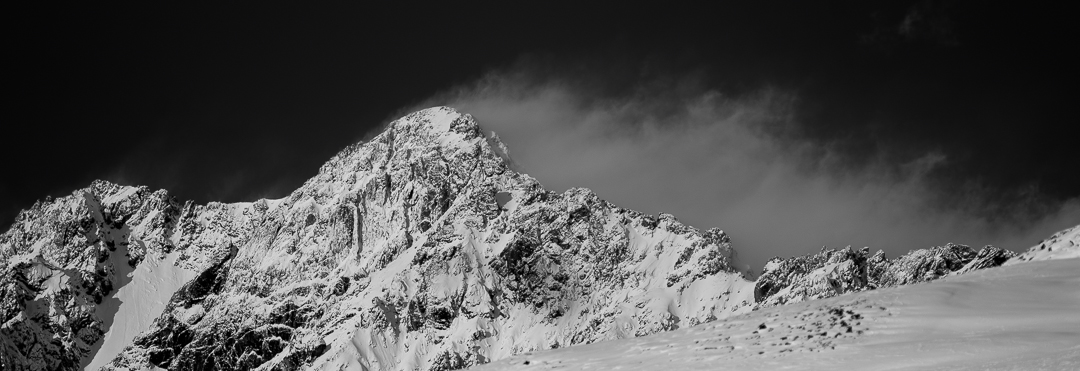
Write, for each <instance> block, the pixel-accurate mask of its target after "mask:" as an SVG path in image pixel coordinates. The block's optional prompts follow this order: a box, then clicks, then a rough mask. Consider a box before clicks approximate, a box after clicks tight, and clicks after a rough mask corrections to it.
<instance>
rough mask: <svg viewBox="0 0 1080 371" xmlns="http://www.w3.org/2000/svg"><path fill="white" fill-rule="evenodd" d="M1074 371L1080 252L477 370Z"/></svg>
mask: <svg viewBox="0 0 1080 371" xmlns="http://www.w3.org/2000/svg"><path fill="white" fill-rule="evenodd" d="M616 368H617V369H621V370H659V369H669V370H671V369H677V370H724V369H730V370H784V369H792V370H926V369H929V370H937V369H941V370H984V369H993V370H1077V369H1080V259H1062V260H1048V261H1039V262H1031V263H1024V264H1016V265H1012V266H1007V267H999V268H993V269H985V270H980V271H977V272H972V273H968V274H964V275H960V276H953V277H948V278H944V279H941V280H938V281H934V282H930V283H925V284H918V285H911V286H905V287H900V288H892V289H882V290H874V291H865V292H861V293H857V294H851V295H843V296H839V297H835V298H831V299H824V300H815V301H808V302H803V303H798V304H790V305H787V306H780V307H772V308H767V309H762V310H759V311H755V312H753V313H750V314H746V315H741V316H737V317H732V318H729V319H727V320H722V321H717V322H713V323H709V324H704V325H700V326H696V327H692V328H688V329H681V330H677V331H671V332H666V333H662V334H657V335H652V336H646V337H640V338H635V339H624V340H617V341H609V342H603V343H597V344H591V345H583V346H577V347H571V348H566V349H558V350H552V351H546V352H537V353H532V354H523V355H518V356H514V357H511V358H508V359H505V360H502V361H498V362H495V363H492V364H489V365H485V366H482V367H479V368H477V370H546V369H559V370H608V369H616Z"/></svg>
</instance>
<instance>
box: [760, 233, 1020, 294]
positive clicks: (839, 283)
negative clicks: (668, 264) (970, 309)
mask: <svg viewBox="0 0 1080 371" xmlns="http://www.w3.org/2000/svg"><path fill="white" fill-rule="evenodd" d="M1014 256H1016V254H1015V253H1013V252H1011V251H1008V250H1005V249H1000V248H997V247H994V246H989V245H987V246H986V247H983V248H982V249H981V250H978V251H976V250H975V249H972V248H970V247H968V246H965V245H957V244H952V243H950V244H947V245H945V246H936V247H931V248H929V249H919V250H913V251H910V252H908V253H907V254H905V255H902V256H900V257H898V258H896V259H893V260H889V259H886V258H885V254H884V252H883V251H880V250H879V251H878V252H877V253H875V254H874V255H872V256H871V255H870V249H869V248H866V247H864V248H862V249H859V250H853V249H851V247H847V248H844V249H839V250H837V249H825V248H822V250H821V252H819V253H817V254H812V255H806V256H800V257H794V258H790V259H781V258H773V259H772V260H770V261H769V262H768V263H766V264H765V269H764V271H763V272H762V274H761V276H759V277H758V279H757V281H756V282H755V283H754V300H755V302H757V303H758V306H762V307H767V306H775V305H783V304H789V303H797V302H800V301H805V300H813V299H823V298H828V297H833V296H837V295H841V294H844V293H848V292H855V291H863V290H872V289H876V288H885V287H895V286H901V285H907V284H912V283H919V282H927V281H932V280H935V279H938V278H941V277H945V276H948V275H950V274H962V273H965V272H970V271H973V270H977V269H983V268H990V267H996V266H1000V265H1002V264H1004V263H1005V262H1006V261H1008V260H1009V259H1010V258H1013V257H1014Z"/></svg>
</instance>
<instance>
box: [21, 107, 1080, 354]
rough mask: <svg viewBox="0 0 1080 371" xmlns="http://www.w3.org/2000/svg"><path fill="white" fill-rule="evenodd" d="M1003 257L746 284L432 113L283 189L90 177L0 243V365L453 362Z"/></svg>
mask: <svg viewBox="0 0 1080 371" xmlns="http://www.w3.org/2000/svg"><path fill="white" fill-rule="evenodd" d="M1074 240H1075V239H1074ZM1011 254H1012V253H1010V252H1008V251H1004V250H1000V249H996V248H993V247H989V246H988V247H986V248H984V249H983V250H981V251H979V252H975V251H974V250H972V249H970V248H968V247H966V246H962V245H951V244H950V245H946V246H943V247H936V248H932V249H927V250H917V251H914V252H911V253H909V254H907V255H904V256H902V257H900V258H897V259H895V260H891V261H890V260H886V259H885V258H884V256H883V255H882V254H881V253H878V254H875V255H873V256H869V252H868V249H863V250H859V251H853V250H851V249H842V250H822V252H820V253H818V254H814V255H809V256H803V257H796V258H791V259H788V260H781V259H774V260H773V261H770V262H769V264H768V265H767V266H766V268H765V272H764V274H763V275H762V276H761V277H760V278H759V279H758V280H757V282H753V281H749V280H747V279H746V278H745V276H744V274H743V273H742V272H739V271H736V270H735V269H734V268H732V267H736V266H739V265H738V264H737V263H736V255H735V252H734V250H733V249H732V247H731V245H730V242H729V239H728V237H727V235H726V234H725V233H724V232H723V231H721V230H719V229H710V230H707V231H701V230H697V229H695V228H692V227H689V226H687V225H684V224H682V223H680V222H679V221H678V220H676V219H675V217H674V216H672V215H668V214H660V215H657V216H653V215H646V214H643V213H639V212H636V211H633V210H627V209H623V208H619V207H617V206H615V205H612V204H610V203H608V202H606V201H604V200H601V199H599V198H598V197H597V196H596V195H595V194H593V193H592V192H591V191H589V190H587V189H580V188H577V189H571V190H568V191H566V192H564V193H561V194H559V193H554V192H550V191H547V190H545V189H544V188H543V187H542V186H541V185H540V184H539V183H538V182H537V181H536V180H535V179H533V178H531V177H529V176H528V175H525V174H522V173H519V172H518V171H516V170H515V169H513V166H512V162H511V161H510V159H509V156H508V154H507V152H506V147H505V146H504V145H503V144H502V143H501V142H500V141H499V140H498V137H497V136H495V135H494V134H493V133H492V134H491V135H490V136H488V135H484V133H483V132H482V131H481V129H480V127H479V126H478V125H477V123H476V122H475V121H474V120H473V119H472V117H470V116H469V115H464V114H460V113H458V112H455V111H454V110H453V109H450V108H446V107H436V108H431V109H426V110H423V111H419V112H416V113H413V114H410V115H408V116H406V117H404V118H402V119H399V120H397V121H394V122H393V123H391V124H390V125H389V126H388V128H387V129H386V131H385V132H383V133H382V134H380V135H378V136H376V137H375V138H373V139H372V140H371V141H369V142H366V143H359V144H356V145H353V146H350V147H348V148H346V149H344V150H343V151H341V152H340V153H338V154H337V155H336V156H334V157H333V158H332V159H330V161H329V162H327V163H326V164H325V165H323V166H322V168H320V169H319V173H318V174H317V175H316V176H315V177H314V178H312V179H310V180H308V181H307V182H306V183H305V184H304V185H303V186H302V187H301V188H300V189H297V190H296V191H294V192H293V193H292V194H290V195H289V196H288V197H285V198H282V199H277V200H258V201H255V202H245V203H233V204H223V203H213V202H212V203H209V204H206V205H198V204H194V203H191V202H187V203H181V202H178V201H176V200H175V199H173V198H172V197H170V196H169V195H168V193H166V192H165V191H155V192H151V191H150V190H148V189H146V188H145V187H125V186H119V185H115V184H110V183H107V182H102V181H97V182H94V183H93V184H91V186H90V187H88V188H85V189H80V190H77V191H75V192H74V193H73V194H72V195H70V196H67V197H62V198H58V199H56V200H46V201H45V202H43V203H39V204H37V205H34V207H33V208H31V209H29V210H26V211H24V212H23V213H21V214H20V215H19V217H18V219H17V220H16V221H15V223H14V224H13V225H12V227H11V229H10V230H8V231H7V232H5V233H3V234H2V235H0V259H2V262H3V264H2V265H0V321H2V322H0V368H2V369H4V370H8V369H14V370H75V369H81V368H83V367H92V368H99V367H100V368H104V369H145V368H153V367H160V368H165V369H177V370H210V369H223V370H232V369H236V370H246V369H263V370H295V369H326V370H340V369H370V370H403V369H404V370H414V369H418V370H448V369H459V368H464V367H468V366H471V365H476V364H481V363H486V362H489V361H492V360H497V359H501V358H506V357H508V356H510V355H513V354H517V353H522V352H527V351H532V350H541V349H550V348H558V347H565V346H570V345H576V344H584V343H591V342H596V341H601V340H608V339H617V338H627V337H635V336H642V335H647V334H652V333H656V332H661V331H668V330H672V329H677V328H681V327H687V326H693V325H696V324H699V323H702V322H706V321H711V320H715V319H718V318H724V317H727V316H731V315H735V314H740V313H745V312H749V311H751V310H754V309H756V308H759V307H763V306H770V305H779V304H784V303H790V302H795V301H801V300H808V299H813V298H823V297H828V296H835V295H839V294H842V293H846V292H851V291H860V290H866V289H872V288H875V287H884V286H895V285H903V284H907V283H913V282H924V281H926V280H931V279H935V278H938V277H941V276H944V275H947V274H953V273H956V272H965V271H970V270H974V269H981V268H985V267H990V266H996V265H1000V264H1001V262H1002V261H1004V260H1005V259H1008V258H1009V257H1011V256H1012V255H1011Z"/></svg>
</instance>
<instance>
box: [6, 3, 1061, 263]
mask: <svg viewBox="0 0 1080 371" xmlns="http://www.w3.org/2000/svg"><path fill="white" fill-rule="evenodd" d="M577 3H580V2H565V3H558V2H535V5H532V6H522V5H519V4H514V5H507V4H506V3H505V2H502V3H491V4H472V3H469V4H466V5H461V4H453V5H443V6H431V5H427V4H414V5H412V6H408V7H403V8H399V9H387V8H385V7H383V6H379V7H365V6H351V7H322V6H317V7H305V6H298V5H288V6H285V5H273V4H266V3H258V4H255V3H252V4H221V5H215V6H189V5H185V4H168V5H160V4H155V5H153V6H152V7H147V6H136V5H130V4H125V5H114V4H84V5H79V6H76V7H69V6H60V5H41V6H40V7H37V8H33V9H13V10H11V11H9V12H7V13H8V14H7V16H6V18H8V22H6V23H8V24H9V26H8V28H9V30H8V35H9V36H8V40H9V42H8V45H9V49H8V50H9V51H8V53H7V55H8V56H9V57H8V58H7V59H8V60H9V61H13V62H14V63H12V64H9V67H8V69H7V78H6V79H5V80H6V81H7V82H8V83H7V84H6V86H8V87H9V89H8V91H9V93H10V94H12V95H14V97H13V98H9V100H8V101H7V105H8V107H10V108H11V110H9V111H8V112H13V113H14V114H9V115H8V117H7V119H6V120H5V124H4V135H3V137H2V138H3V145H2V146H0V148H2V149H0V151H3V153H2V154H0V155H2V156H3V158H5V159H7V161H5V165H6V166H5V167H6V169H5V171H3V178H2V182H0V226H3V228H6V226H7V225H9V224H10V222H11V220H12V219H13V218H14V216H15V215H16V214H17V212H18V211H19V210H20V209H23V208H26V207H29V206H30V205H32V204H33V203H34V201H35V200H38V199H41V198H44V197H45V196H46V195H52V196H61V195H65V194H68V193H70V192H71V191H72V190H74V189H77V188H80V187H84V186H86V185H87V184H88V183H89V182H90V181H91V180H93V179H96V178H104V179H109V180H113V181H117V182H120V183H125V184H143V185H148V186H150V187H152V188H166V189H169V190H170V191H171V192H173V193H174V194H175V195H177V196H178V197H179V198H181V199H194V200H196V201H198V202H207V201H212V200H217V201H248V200H254V199H257V198H262V197H267V198H275V197H282V196H284V195H286V194H288V193H289V192H290V191H292V190H293V189H295V188H296V187H298V186H299V185H300V184H301V183H302V182H303V181H304V180H306V179H307V178H308V177H310V176H312V175H314V174H315V172H316V171H317V169H318V167H319V165H321V164H322V163H323V162H324V161H326V160H327V159H328V158H329V157H330V156H332V155H333V154H334V153H336V152H337V151H338V150H339V149H341V148H343V147H344V146H346V145H348V144H350V143H352V142H355V141H358V140H360V139H362V138H364V137H365V135H368V134H369V133H370V132H371V131H372V130H376V129H377V128H378V127H379V126H380V125H382V124H383V123H385V122H386V121H388V120H389V119H391V118H392V116H393V115H395V114H398V113H401V112H402V110H403V109H408V108H412V107H416V106H417V105H418V104H422V103H424V102H432V101H437V100H438V99H439V98H432V97H440V96H445V94H446V92H448V91H451V90H452V89H455V88H461V87H468V86H476V85H475V84H476V82H477V81H479V80H480V79H482V78H483V77H485V76H492V74H504V75H505V74H512V73H526V74H528V75H529V77H528V80H529V81H534V82H536V81H540V82H543V81H545V79H548V80H559V81H573V82H574V83H575V84H578V87H577V88H575V89H577V90H576V92H575V93H574V94H573V96H574V97H575V99H578V100H579V101H581V102H580V103H581V104H593V103H595V102H594V101H611V100H614V101H619V100H622V101H625V100H626V99H631V98H632V97H630V95H633V94H636V93H635V92H638V93H640V92H641V91H642V89H641V87H642V86H643V85H649V84H654V85H655V84H659V85H661V86H664V87H665V88H664V89H670V90H671V93H670V94H668V93H666V92H659V93H658V92H657V91H658V89H655V88H654V89H651V90H648V89H646V90H648V91H649V92H650V94H658V95H665V96H671V95H674V96H679V94H681V93H680V92H682V91H683V90H684V89H683V87H685V86H686V85H691V86H692V87H691V88H687V89H690V90H691V91H693V92H698V93H700V92H702V91H708V92H715V93H718V94H723V95H725V96H729V97H735V98H738V97H745V96H749V95H753V94H759V93H760V92H761V91H762V90H763V89H766V90H768V89H774V90H776V91H782V92H784V93H785V94H786V95H787V96H790V97H793V98H791V99H790V105H791V108H790V111H786V112H789V113H790V114H791V115H794V116H797V120H795V121H797V122H798V124H797V125H796V128H795V129H794V130H790V132H785V133H783V134H778V135H786V136H789V137H790V136H795V137H798V138H799V140H800V143H803V142H809V143H815V144H817V145H819V146H822V147H827V148H828V151H829V154H830V156H835V157H839V158H841V160H842V162H844V163H846V164H851V165H850V166H851V167H853V168H857V169H861V168H865V167H866V166H871V165H872V164H870V163H871V162H873V161H871V160H870V159H875V160H874V161H880V160H881V159H882V158H885V160H883V161H884V163H886V164H894V165H895V164H901V165H902V164H905V163H910V162H911V161H914V160H917V159H919V158H924V157H925V154H926V153H935V154H942V155H943V156H944V157H946V158H947V159H948V160H947V161H945V162H944V163H943V165H940V166H935V167H934V168H933V169H932V172H933V174H932V176H930V177H929V178H927V179H929V181H931V182H933V184H935V187H937V189H952V190H954V191H951V192H944V193H940V192H939V193H940V194H939V196H940V195H945V196H944V197H937V198H936V201H935V202H940V203H942V204H949V203H950V202H954V201H955V200H956V199H957V198H963V193H964V192H960V191H955V190H970V189H977V190H978V192H979V194H980V195H981V196H980V197H981V198H979V200H982V201H986V202H989V201H987V200H990V201H993V202H989V204H993V205H997V206H994V207H988V208H987V210H989V211H987V210H983V211H981V212H982V214H981V216H983V217H989V218H994V217H996V216H994V215H993V214H994V213H1021V214H1023V213H1036V214H1037V213H1039V212H1044V211H1045V210H1046V208H1045V207H1041V206H1040V207H1029V206H1030V205H1033V204H1037V205H1051V204H1055V203H1061V202H1065V201H1066V200H1068V199H1075V198H1076V197H1078V196H1080V176H1078V175H1077V174H1078V173H1080V172H1078V171H1076V170H1075V169H1073V168H1075V167H1076V164H1077V163H1078V160H1080V156H1078V155H1077V154H1076V153H1077V151H1076V148H1077V135H1076V134H1075V131H1076V130H1075V129H1074V127H1076V126H1077V124H1078V122H1080V120H1078V114H1077V112H1078V110H1077V109H1076V108H1077V106H1076V104H1077V102H1078V99H1077V98H1078V95H1080V94H1078V93H1077V86H1078V84H1077V82H1078V81H1077V74H1076V67H1075V66H1076V64H1077V60H1076V59H1075V58H1074V57H1071V54H1072V53H1070V52H1072V51H1073V50H1071V49H1075V46H1076V38H1075V36H1076V34H1077V32H1076V28H1077V24H1078V23H1077V22H1076V21H1075V19H1073V16H1072V15H1071V14H1073V13H1071V12H1069V11H1067V10H1066V8H1064V6H1063V5H1060V6H1059V5H1056V3H1047V4H1027V3H1025V4H1023V5H1021V4H1018V3H1014V4H989V3H991V2H984V1H886V2H881V1H827V2H813V4H811V2H804V1H792V2H772V1H745V2H742V1H740V2H726V3H727V5H720V6H718V5H711V6H709V7H704V6H688V5H683V4H679V3H677V2H657V3H654V4H652V5H631V4H630V3H624V2H615V3H608V4H605V5H598V4H597V5H590V6H586V7H582V6H581V5H580V4H577ZM993 3H998V2H993ZM274 4H276V3H274ZM522 71H525V72H522ZM658 81H659V82H658ZM664 81H667V82H664ZM681 89H683V90H681ZM661 90H662V89H661ZM439 94H443V95H439ZM693 94H697V93H692V94H691V95H693ZM433 99H434V100H433ZM590 102H593V103H590ZM658 109H661V110H662V109H663V107H660V108H658ZM653 113H654V114H655V112H653ZM661 116H662V115H661ZM478 118H479V119H480V120H481V124H483V120H484V117H480V116H479V115H478ZM515 140H524V139H515ZM508 141H509V140H508ZM509 145H510V147H511V151H512V153H513V149H514V147H515V143H513V142H512V141H510V143H509ZM519 146H525V144H521V143H519ZM524 162H528V161H524ZM885 167H886V168H888V167H889V165H886V166H885ZM896 168H897V169H903V166H900V165H897V166H896ZM526 170H528V169H526ZM886 173H888V171H886ZM538 178H539V180H540V181H541V182H545V179H544V178H543V177H540V176H538ZM559 182H562V180H559V181H557V182H556V183H559ZM583 183H585V184H582V185H588V182H587V181H583ZM560 190H561V189H560ZM598 192H599V191H598ZM965 192H966V191H965ZM601 196H604V194H603V193H602V192H601ZM1018 205H1019V206H1018ZM1025 205H1028V206H1025ZM627 206H629V207H635V205H627ZM998 206H1000V207H998ZM641 207H642V208H645V209H648V208H649V207H646V206H641ZM673 209H676V210H677V209H678V208H677V207H673ZM647 211H651V210H647ZM676 214H677V213H676ZM691 222H696V223H698V224H710V223H711V221H709V220H691ZM1076 222H1080V221H1076ZM1059 224H1060V223H1059ZM1074 224H1075V223H1074ZM700 226H701V227H706V228H707V227H710V226H712V225H700ZM942 242H945V241H942ZM815 243H816V242H813V241H811V242H808V244H810V245H813V244H815ZM816 244H817V245H821V244H823V242H822V243H816ZM916 247H918V246H916Z"/></svg>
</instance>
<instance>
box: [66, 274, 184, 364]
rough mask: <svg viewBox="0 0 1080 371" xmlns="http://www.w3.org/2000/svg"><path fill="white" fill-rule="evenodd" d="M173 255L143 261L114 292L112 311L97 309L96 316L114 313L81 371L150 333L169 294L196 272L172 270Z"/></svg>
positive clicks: (99, 307) (111, 356)
mask: <svg viewBox="0 0 1080 371" xmlns="http://www.w3.org/2000/svg"><path fill="white" fill-rule="evenodd" d="M177 255H178V254H175V253H173V254H169V255H166V256H164V257H153V256H149V257H147V258H146V260H144V261H143V263H142V264H139V266H138V267H137V268H135V270H134V271H133V272H132V273H131V281H130V282H129V283H128V284H126V285H124V286H122V287H120V289H119V290H117V291H116V294H115V295H114V298H113V300H112V301H113V302H115V304H113V305H115V308H114V309H103V308H102V307H105V306H106V305H105V303H103V304H102V305H101V306H98V313H102V312H103V311H109V312H112V313H114V315H113V317H112V318H113V320H112V321H110V323H111V326H108V327H107V328H108V331H106V332H105V335H104V336H103V338H102V340H101V343H100V344H99V347H100V348H99V349H98V350H97V352H96V353H94V354H93V356H94V357H93V359H92V360H90V363H89V364H88V365H87V366H86V368H85V369H87V370H96V369H98V368H100V367H101V366H103V365H105V364H106V363H108V362H109V361H111V360H112V359H113V358H114V357H116V355H117V354H120V351H121V350H123V349H124V347H126V346H128V345H130V344H131V342H132V341H133V340H135V336H136V335H138V334H140V333H142V332H143V331H146V330H148V329H150V325H151V324H152V323H153V322H154V319H156V318H157V317H158V316H160V315H161V312H162V311H163V310H165V305H166V304H168V303H169V299H170V298H171V297H172V295H173V293H175V292H176V291H177V290H179V289H180V288H181V287H182V286H184V284H186V283H187V282H188V281H190V280H191V279H192V278H195V276H196V274H197V272H195V271H192V270H188V269H184V268H180V267H178V266H176V258H177ZM108 302H109V301H106V303H108Z"/></svg>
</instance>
